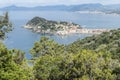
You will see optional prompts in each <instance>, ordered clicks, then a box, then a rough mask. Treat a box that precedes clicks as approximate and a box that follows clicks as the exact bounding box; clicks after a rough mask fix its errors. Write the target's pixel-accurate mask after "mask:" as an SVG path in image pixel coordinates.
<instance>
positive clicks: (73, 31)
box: [23, 25, 110, 36]
mask: <svg viewBox="0 0 120 80" xmlns="http://www.w3.org/2000/svg"><path fill="white" fill-rule="evenodd" d="M23 27H24V28H26V29H29V30H31V31H33V32H35V33H40V34H50V35H59V36H65V35H69V34H101V33H103V32H109V31H110V29H87V28H81V29H78V28H76V29H68V30H58V31H53V32H51V31H49V30H46V31H45V30H40V29H35V28H33V26H30V25H25V26H23Z"/></svg>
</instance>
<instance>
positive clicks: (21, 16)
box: [4, 11, 120, 59]
mask: <svg viewBox="0 0 120 80" xmlns="http://www.w3.org/2000/svg"><path fill="white" fill-rule="evenodd" d="M9 13H10V19H11V22H12V23H13V27H14V30H13V31H12V32H10V33H8V34H7V37H8V38H7V39H6V40H5V41H4V43H5V45H7V47H8V48H9V49H12V48H16V49H20V50H23V51H25V52H26V53H27V54H26V57H27V58H28V59H29V58H30V54H29V49H31V48H32V47H33V45H34V42H35V41H38V40H39V39H40V37H41V36H43V35H41V34H36V33H33V32H31V31H29V30H27V29H24V28H22V26H23V25H25V24H26V23H27V22H28V20H30V19H32V18H33V17H35V16H39V17H43V18H46V19H48V20H56V21H68V22H74V23H77V24H80V25H81V26H83V27H85V28H107V29H115V28H120V16H113V15H100V14H80V13H78V12H62V11H10V12H9ZM46 36H48V35H46ZM86 36H88V35H85V34H81V35H80V34H79V35H78V34H75V35H69V36H66V37H64V38H61V37H60V36H49V37H50V38H51V39H54V40H55V41H56V42H58V43H60V44H69V43H72V42H74V41H75V40H76V39H79V38H84V37H86Z"/></svg>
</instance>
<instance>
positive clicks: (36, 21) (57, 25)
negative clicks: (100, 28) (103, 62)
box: [24, 17, 82, 35]
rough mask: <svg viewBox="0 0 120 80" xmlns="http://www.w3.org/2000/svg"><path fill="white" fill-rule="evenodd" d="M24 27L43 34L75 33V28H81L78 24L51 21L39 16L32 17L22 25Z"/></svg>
mask: <svg viewBox="0 0 120 80" xmlns="http://www.w3.org/2000/svg"><path fill="white" fill-rule="evenodd" d="M24 28H27V29H30V30H32V31H33V32H36V33H45V34H63V35H64V34H68V32H69V33H75V32H76V29H82V27H81V26H80V25H78V24H75V23H72V22H65V21H52V20H46V19H44V18H41V17H34V18H33V19H32V20H30V21H28V23H27V24H26V25H25V26H24Z"/></svg>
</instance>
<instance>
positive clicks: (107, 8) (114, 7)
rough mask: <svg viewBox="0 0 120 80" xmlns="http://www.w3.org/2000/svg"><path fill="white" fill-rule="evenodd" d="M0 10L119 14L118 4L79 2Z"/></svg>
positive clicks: (13, 6)
mask: <svg viewBox="0 0 120 80" xmlns="http://www.w3.org/2000/svg"><path fill="white" fill-rule="evenodd" d="M0 10H2V11H17V10H19V11H20V10H25V11H30V10H32V11H33V10H34V11H46V10H47V11H100V12H104V13H107V14H111V13H117V14H120V4H111V5H102V4H99V3H96V4H92V3H91V4H80V5H69V6H67V5H51V6H36V7H18V6H15V5H12V6H8V7H4V8H0Z"/></svg>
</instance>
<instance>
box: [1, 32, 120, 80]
mask: <svg viewBox="0 0 120 80" xmlns="http://www.w3.org/2000/svg"><path fill="white" fill-rule="evenodd" d="M119 34H120V32H119V30H116V31H115V30H113V31H111V32H110V33H104V34H101V35H98V37H95V36H93V37H89V38H86V39H83V40H80V41H79V40H78V41H76V42H74V43H73V44H71V45H68V46H64V45H61V44H58V43H57V42H55V41H53V40H51V39H49V38H47V37H41V39H40V41H38V42H35V44H34V46H33V48H32V49H31V50H30V53H31V54H32V61H33V66H28V64H27V62H26V59H25V57H24V52H22V51H20V50H15V49H14V50H8V49H7V48H6V47H5V46H4V45H3V44H2V43H0V79H1V80H119V79H120V76H119V75H120V59H119V40H120V39H119V38H120V37H119ZM91 39H92V40H91ZM108 40H109V41H108ZM104 41H106V42H104ZM104 48H105V49H104ZM116 50H117V51H116Z"/></svg>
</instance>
